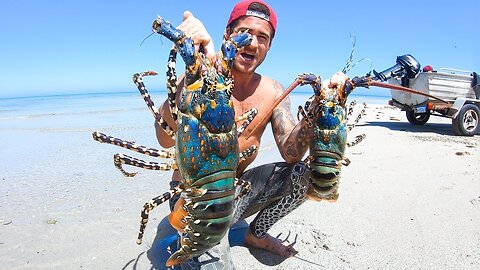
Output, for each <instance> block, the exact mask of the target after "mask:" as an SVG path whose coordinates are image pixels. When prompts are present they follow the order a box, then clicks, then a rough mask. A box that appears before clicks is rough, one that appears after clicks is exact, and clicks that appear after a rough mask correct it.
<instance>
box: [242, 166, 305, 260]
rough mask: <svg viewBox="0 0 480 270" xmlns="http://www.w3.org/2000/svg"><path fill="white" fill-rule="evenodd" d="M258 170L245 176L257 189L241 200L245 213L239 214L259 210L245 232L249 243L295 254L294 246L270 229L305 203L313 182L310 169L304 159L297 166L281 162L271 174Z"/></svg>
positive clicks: (249, 213) (248, 214)
mask: <svg viewBox="0 0 480 270" xmlns="http://www.w3.org/2000/svg"><path fill="white" fill-rule="evenodd" d="M260 167H262V166H260ZM256 169H257V168H254V169H252V171H251V172H247V173H248V174H247V173H245V174H244V176H245V177H244V176H242V177H241V178H242V179H244V180H248V181H252V182H253V183H252V186H253V188H252V192H251V193H250V194H247V195H246V198H245V199H244V200H241V201H240V202H239V204H238V209H237V211H241V212H242V213H239V215H241V217H242V218H246V217H248V216H250V215H251V214H253V213H255V212H258V211H259V213H258V215H257V216H256V217H255V219H254V220H253V222H252V223H251V224H250V230H248V231H247V233H246V235H245V243H246V244H247V245H250V246H253V247H257V248H261V249H266V250H269V251H272V252H273V253H276V254H278V255H280V256H285V257H290V256H293V255H295V254H296V250H295V249H293V247H291V246H286V245H284V244H283V243H282V242H281V241H280V240H279V239H276V238H274V237H272V236H270V235H269V234H268V233H267V232H268V230H269V229H270V228H271V227H272V226H273V225H274V224H275V223H276V222H277V221H279V220H280V219H282V218H283V217H285V216H286V215H287V214H289V213H290V212H292V211H293V210H295V209H296V208H298V207H299V206H300V205H301V204H302V203H303V202H305V200H306V194H307V190H308V183H309V181H308V177H309V174H308V169H307V168H306V166H305V164H304V163H303V162H300V163H296V164H293V165H289V164H286V163H277V164H275V168H274V169H273V170H272V172H271V175H268V176H267V175H265V174H266V173H268V170H265V168H259V169H257V170H261V173H259V172H256V171H255V170H256ZM250 178H251V179H250ZM262 178H263V179H262ZM265 179H267V180H265Z"/></svg>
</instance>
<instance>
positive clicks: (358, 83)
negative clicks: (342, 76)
mask: <svg viewBox="0 0 480 270" xmlns="http://www.w3.org/2000/svg"><path fill="white" fill-rule="evenodd" d="M371 80H372V79H371V77H370V76H362V77H358V76H356V77H354V78H352V79H351V80H347V81H346V82H345V88H344V89H343V93H344V95H345V96H348V95H349V94H350V93H351V92H352V91H353V89H355V87H365V88H368V87H369V86H370V82H371Z"/></svg>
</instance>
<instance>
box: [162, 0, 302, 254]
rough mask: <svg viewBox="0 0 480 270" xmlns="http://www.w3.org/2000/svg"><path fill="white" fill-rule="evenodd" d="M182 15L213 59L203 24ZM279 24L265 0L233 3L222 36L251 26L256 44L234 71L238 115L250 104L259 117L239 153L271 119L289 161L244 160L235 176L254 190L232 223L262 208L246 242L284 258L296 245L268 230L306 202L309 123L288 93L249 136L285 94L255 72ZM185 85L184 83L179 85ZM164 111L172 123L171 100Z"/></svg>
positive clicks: (167, 142)
mask: <svg viewBox="0 0 480 270" xmlns="http://www.w3.org/2000/svg"><path fill="white" fill-rule="evenodd" d="M183 17H184V18H183V19H184V21H183V22H182V23H181V24H180V26H179V27H178V28H179V29H181V30H182V31H184V32H185V33H186V35H187V36H189V37H191V38H192V39H193V40H194V42H195V44H196V46H199V45H202V46H203V47H204V49H205V52H206V54H207V57H210V58H213V57H214V55H215V50H214V48H213V44H212V42H211V38H210V35H209V34H208V32H207V31H206V29H205V28H204V26H203V24H202V23H201V22H200V21H199V20H198V19H197V18H195V17H194V16H193V15H192V13H190V12H188V11H186V12H185V13H184V15H183ZM276 27H277V16H276V14H275V12H274V10H273V9H272V8H271V7H270V6H269V5H268V4H266V3H265V2H263V1H261V0H246V1H242V2H239V3H237V5H236V6H235V7H234V9H233V11H232V13H231V15H230V18H229V21H228V23H227V27H226V30H225V34H224V35H225V36H230V35H231V34H232V33H237V32H239V31H242V30H247V29H248V32H249V33H250V34H252V36H253V41H252V43H251V44H250V45H249V46H247V47H244V48H242V49H240V51H239V53H238V54H237V56H236V58H235V63H234V67H233V69H232V74H233V77H234V80H235V83H234V85H235V87H234V89H233V95H232V99H233V104H234V107H235V115H236V116H239V115H241V114H243V113H245V112H246V111H248V110H249V109H251V108H257V109H258V116H257V117H256V118H255V119H254V120H253V122H252V123H251V124H250V125H249V126H248V127H247V129H246V130H245V132H244V133H243V134H242V135H241V136H240V137H239V139H238V142H239V148H240V151H244V150H246V149H247V148H248V147H250V146H251V145H256V146H260V141H261V137H262V135H263V133H264V131H265V128H266V126H267V124H268V123H271V126H272V130H273V136H274V139H275V142H276V144H277V147H278V150H279V151H280V154H281V156H282V158H283V159H284V160H285V161H286V162H279V163H273V164H266V165H262V166H259V167H256V168H253V169H250V170H247V171H245V169H246V168H247V166H248V165H249V164H251V163H252V162H253V160H254V159H255V158H256V156H257V153H258V151H257V153H255V154H253V155H252V156H250V157H249V158H248V159H247V160H246V161H244V162H242V163H241V164H240V166H239V168H238V171H237V177H239V178H241V179H243V180H247V181H249V182H251V184H252V190H251V191H250V192H249V193H248V194H247V195H246V196H244V197H242V198H241V199H240V200H239V202H238V203H237V209H236V212H235V218H234V221H237V220H238V219H243V218H246V217H248V216H251V215H253V214H255V213H257V212H259V214H258V215H257V216H256V218H255V220H254V221H253V222H252V223H251V224H250V226H249V227H250V230H247V233H246V235H245V243H246V244H247V245H248V246H252V247H256V248H260V249H266V250H269V251H271V252H273V253H275V254H277V255H280V256H284V257H291V256H293V255H295V254H296V253H297V252H296V250H295V249H294V248H293V247H292V246H288V245H284V244H283V243H282V242H281V241H280V240H278V239H277V238H275V237H272V236H271V235H269V234H268V233H267V231H268V230H269V229H270V228H271V227H272V226H273V225H274V224H275V223H276V222H277V221H278V220H280V219H281V218H283V217H284V216H285V215H287V214H288V213H290V212H291V211H293V210H294V209H296V208H297V207H298V206H300V205H301V204H302V203H303V202H304V201H305V200H306V193H307V189H308V186H309V184H308V183H309V182H308V170H307V169H306V167H305V165H304V164H303V162H301V160H302V158H303V156H304V154H305V153H306V151H307V149H308V143H309V138H308V136H307V134H308V133H307V128H306V127H307V125H306V123H305V121H301V122H300V123H298V124H295V121H294V119H293V116H292V113H291V111H290V101H289V99H288V97H287V98H286V99H285V100H284V101H283V102H282V103H280V104H279V105H278V106H277V108H276V109H275V110H274V111H273V114H272V115H271V117H270V118H268V119H266V121H264V122H263V123H260V128H258V129H257V130H256V131H255V133H254V134H251V136H250V137H249V138H248V139H247V136H248V135H249V134H250V133H251V130H252V128H253V127H254V126H256V125H257V124H259V122H260V121H261V118H262V116H263V115H264V114H265V113H266V112H267V110H268V109H269V108H270V107H271V106H272V104H273V103H274V101H275V100H276V99H277V98H278V97H279V96H280V95H281V94H282V92H283V88H282V86H281V85H280V84H279V83H278V82H277V81H275V80H273V79H271V78H268V77H265V76H262V75H260V74H258V73H256V72H255V70H256V68H257V67H258V66H259V65H260V64H261V63H262V62H263V60H265V57H266V55H267V53H268V51H269V49H270V46H271V45H272V40H273V38H274V35H275V31H276ZM182 83H183V81H181V82H180V85H182ZM178 89H181V87H179V88H178ZM160 111H161V113H162V115H163V116H164V117H165V118H166V120H167V122H168V124H169V125H171V126H172V127H174V126H175V123H174V122H173V119H172V117H171V114H170V112H169V106H168V103H167V102H165V103H164V104H163V105H162V107H161V109H160ZM156 135H157V139H158V141H159V143H160V144H161V145H162V146H163V147H172V146H174V143H175V142H174V141H173V140H172V139H171V138H170V137H169V136H168V135H167V134H166V133H165V132H164V131H163V130H162V129H161V128H159V127H158V126H156ZM178 181H181V177H180V174H179V173H178V171H176V172H175V173H174V175H173V179H172V184H171V185H172V186H176V185H177V184H178Z"/></svg>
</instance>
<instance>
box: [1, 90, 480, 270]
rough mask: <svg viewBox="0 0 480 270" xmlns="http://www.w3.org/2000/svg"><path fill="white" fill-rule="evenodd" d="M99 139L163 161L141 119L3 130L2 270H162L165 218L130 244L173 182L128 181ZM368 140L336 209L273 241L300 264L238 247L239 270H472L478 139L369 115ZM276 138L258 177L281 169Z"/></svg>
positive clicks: (25, 121)
mask: <svg viewBox="0 0 480 270" xmlns="http://www.w3.org/2000/svg"><path fill="white" fill-rule="evenodd" d="M137 98H138V97H137ZM135 102H138V104H139V108H142V107H141V106H144V105H143V104H141V102H142V101H141V99H140V98H138V100H135ZM72 109H74V108H72ZM113 119H116V120H113ZM123 121H124V122H123ZM72 122H74V123H75V124H72ZM122 123H126V124H122ZM97 129H98V130H100V131H102V132H105V133H108V134H110V135H113V136H117V137H121V138H123V139H126V140H135V141H136V142H137V143H140V144H144V145H148V146H151V147H158V144H157V143H156V142H155V138H154V133H153V120H152V118H151V116H150V115H149V112H148V110H147V109H146V107H143V108H142V109H138V110H134V111H133V112H132V111H130V112H125V111H122V112H115V111H108V112H101V111H100V112H95V113H80V112H79V113H78V114H75V113H73V114H59V113H51V114H46V115H37V116H36V117H28V118H25V117H24V118H22V117H17V116H16V117H3V116H2V119H1V121H0V131H1V133H0V134H1V138H2V139H1V140H0V146H1V147H0V149H1V156H0V174H1V177H0V181H1V184H0V269H165V266H164V265H163V263H164V261H162V258H163V257H164V256H165V254H167V250H165V249H164V250H161V248H159V247H161V246H162V245H161V244H162V243H161V240H162V239H158V238H157V239H155V237H156V235H157V234H162V233H163V234H165V231H167V230H169V226H168V223H167V222H165V220H164V218H165V216H166V215H167V214H168V213H169V211H168V204H166V203H165V204H164V205H161V206H160V207H158V208H156V209H155V210H154V211H153V212H152V213H151V218H150V221H149V224H148V226H147V230H146V235H145V238H144V243H143V244H142V245H141V246H138V245H136V243H135V241H136V238H137V231H138V227H139V220H140V211H141V209H142V207H143V204H144V203H145V202H146V201H148V200H149V199H151V198H153V197H155V196H157V195H160V194H162V193H163V192H165V191H167V190H168V188H169V186H168V182H169V179H170V174H171V173H170V172H155V171H146V170H141V169H137V168H128V169H129V170H130V171H137V172H139V173H138V175H137V176H136V177H134V178H131V179H127V178H125V177H124V176H123V175H122V174H121V173H120V172H119V171H118V170H117V169H116V168H115V167H114V166H113V162H112V161H113V158H112V156H113V154H114V153H128V152H129V151H128V150H125V149H121V148H118V147H115V146H113V145H105V144H99V143H97V142H95V141H93V139H92V137H91V133H92V132H93V131H95V130H97ZM361 133H365V134H366V136H367V137H366V139H365V140H364V141H363V142H362V143H360V144H359V145H357V146H355V147H352V148H349V149H348V150H347V157H348V158H349V159H350V160H351V164H350V166H348V167H344V168H343V171H342V179H341V188H340V198H339V200H338V201H337V202H336V203H328V202H310V201H309V202H306V203H305V204H303V205H302V206H301V207H300V208H299V209H297V210H296V211H294V212H293V213H291V214H290V215H289V216H287V217H286V218H284V219H282V220H281V221H280V222H279V223H278V224H276V225H275V226H274V227H273V228H272V230H271V234H272V235H274V236H277V235H278V234H281V235H280V238H284V237H285V236H286V235H288V234H289V233H290V237H289V240H290V241H293V240H294V239H295V238H296V243H295V244H294V247H295V248H296V249H297V250H298V254H297V255H296V257H293V258H288V259H285V258H281V257H278V256H276V255H272V254H271V253H268V252H266V251H261V250H256V249H250V248H248V247H245V246H242V245H235V246H233V247H232V249H231V252H232V257H233V260H234V263H235V266H236V269H297V270H298V269H477V267H478V266H479V265H480V136H479V135H476V136H474V137H460V136H455V135H453V131H452V129H451V125H450V119H444V118H438V117H431V118H430V121H429V122H428V123H427V124H426V125H425V126H412V125H410V124H409V123H408V122H407V120H406V117H405V114H404V112H401V111H400V110H398V109H395V108H393V107H389V106H387V105H372V104H369V105H368V108H367V113H366V116H364V118H362V120H361V121H360V123H359V125H358V126H357V127H356V128H355V129H354V130H353V131H352V132H351V136H350V139H352V138H353V137H354V136H355V135H357V134H361ZM267 138H268V135H267V137H266V138H265V140H264V141H263V144H262V147H261V149H260V154H259V158H258V159H257V160H256V162H255V164H257V165H258V164H263V163H266V162H273V161H280V160H281V158H280V156H279V154H278V153H277V150H276V146H275V143H274V142H273V139H272V138H268V139H267ZM129 154H131V153H129ZM132 155H135V153H133V154H132ZM135 156H137V155H135ZM149 160H150V159H149ZM167 235H168V234H167ZM167 240H168V239H166V240H165V241H167ZM158 241H160V242H158ZM162 256H163V257H162Z"/></svg>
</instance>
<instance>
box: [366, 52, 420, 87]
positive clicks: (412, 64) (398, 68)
mask: <svg viewBox="0 0 480 270" xmlns="http://www.w3.org/2000/svg"><path fill="white" fill-rule="evenodd" d="M419 72H420V63H419V62H418V61H417V59H415V58H414V57H413V56H411V55H410V54H405V55H402V56H398V57H397V64H396V65H395V66H393V67H391V68H389V69H386V70H384V71H382V72H376V71H375V70H373V74H374V75H375V77H374V78H373V79H374V80H380V81H386V80H388V79H390V78H392V77H393V78H403V77H405V76H406V77H407V78H410V79H413V78H415V77H416V76H417V74H418V73H419Z"/></svg>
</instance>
